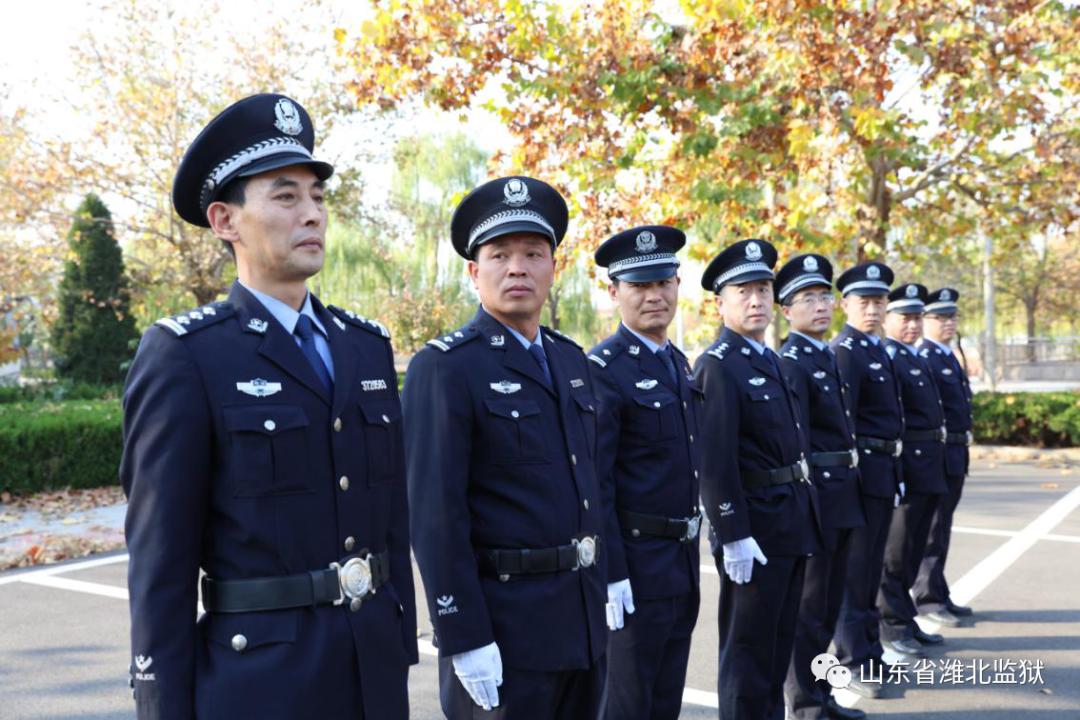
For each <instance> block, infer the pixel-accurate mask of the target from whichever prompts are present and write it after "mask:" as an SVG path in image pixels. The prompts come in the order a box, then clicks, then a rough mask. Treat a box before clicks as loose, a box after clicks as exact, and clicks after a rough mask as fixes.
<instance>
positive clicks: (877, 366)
mask: <svg viewBox="0 0 1080 720" xmlns="http://www.w3.org/2000/svg"><path fill="white" fill-rule="evenodd" d="M870 369H871V370H880V369H881V363H877V362H874V363H870Z"/></svg>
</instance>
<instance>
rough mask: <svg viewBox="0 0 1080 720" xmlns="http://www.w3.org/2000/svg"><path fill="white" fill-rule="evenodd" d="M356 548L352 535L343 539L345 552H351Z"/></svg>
mask: <svg viewBox="0 0 1080 720" xmlns="http://www.w3.org/2000/svg"><path fill="white" fill-rule="evenodd" d="M354 547H356V538H354V537H353V536H352V535H350V536H349V537H347V538H345V552H352V549H353V548H354Z"/></svg>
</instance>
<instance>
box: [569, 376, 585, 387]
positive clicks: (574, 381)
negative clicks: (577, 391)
mask: <svg viewBox="0 0 1080 720" xmlns="http://www.w3.org/2000/svg"><path fill="white" fill-rule="evenodd" d="M570 387H572V388H579V387H585V381H584V380H582V379H581V378H570Z"/></svg>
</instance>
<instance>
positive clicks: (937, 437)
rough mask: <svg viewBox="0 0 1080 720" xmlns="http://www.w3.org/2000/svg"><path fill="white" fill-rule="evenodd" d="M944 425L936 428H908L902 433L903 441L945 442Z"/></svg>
mask: <svg viewBox="0 0 1080 720" xmlns="http://www.w3.org/2000/svg"><path fill="white" fill-rule="evenodd" d="M946 436H947V433H946V432H945V426H944V425H943V426H941V427H940V428H938V429H937V430H908V431H906V432H905V433H904V442H945V438H946Z"/></svg>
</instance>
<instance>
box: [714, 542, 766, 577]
mask: <svg viewBox="0 0 1080 720" xmlns="http://www.w3.org/2000/svg"><path fill="white" fill-rule="evenodd" d="M755 560H757V561H758V562H759V563H761V564H762V565H768V564H769V561H768V560H767V559H766V558H765V553H763V552H761V548H760V547H758V544H757V540H755V539H754V538H752V537H744V538H743V539H742V540H736V541H735V542H729V543H724V572H726V573H727V575H728V577H729V578H731V581H732V582H733V583H735V584H736V585H742V584H743V583H748V582H750V576H751V575H752V574H753V572H754V561H755Z"/></svg>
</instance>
